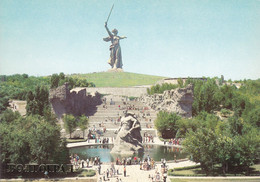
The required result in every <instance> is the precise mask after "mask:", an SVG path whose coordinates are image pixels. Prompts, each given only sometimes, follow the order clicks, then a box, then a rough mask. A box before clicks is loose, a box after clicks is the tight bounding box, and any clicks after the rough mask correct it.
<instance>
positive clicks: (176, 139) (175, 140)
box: [163, 138, 182, 145]
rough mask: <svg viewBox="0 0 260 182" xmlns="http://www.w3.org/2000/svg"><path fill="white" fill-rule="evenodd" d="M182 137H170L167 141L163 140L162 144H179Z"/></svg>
mask: <svg viewBox="0 0 260 182" xmlns="http://www.w3.org/2000/svg"><path fill="white" fill-rule="evenodd" d="M181 142H182V138H171V139H170V140H169V141H168V142H167V141H166V140H164V141H163V143H164V145H166V144H168V145H181Z"/></svg>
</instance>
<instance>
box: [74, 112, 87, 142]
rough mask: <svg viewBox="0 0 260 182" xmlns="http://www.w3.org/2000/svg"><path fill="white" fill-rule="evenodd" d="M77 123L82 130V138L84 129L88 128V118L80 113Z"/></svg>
mask: <svg viewBox="0 0 260 182" xmlns="http://www.w3.org/2000/svg"><path fill="white" fill-rule="evenodd" d="M77 125H78V126H79V127H80V129H81V130H82V131H83V138H85V130H86V129H87V128H88V125H89V119H88V118H87V117H86V116H84V115H82V116H80V117H79V119H78V122H77Z"/></svg>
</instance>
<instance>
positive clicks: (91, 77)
mask: <svg viewBox="0 0 260 182" xmlns="http://www.w3.org/2000/svg"><path fill="white" fill-rule="evenodd" d="M71 76H72V77H73V78H79V79H87V81H88V82H93V83H94V84H95V85H96V87H130V86H139V85H153V84H155V83H156V82H157V81H159V80H162V79H164V78H165V77H161V76H152V75H143V74H138V73H129V72H98V73H87V74H74V75H71Z"/></svg>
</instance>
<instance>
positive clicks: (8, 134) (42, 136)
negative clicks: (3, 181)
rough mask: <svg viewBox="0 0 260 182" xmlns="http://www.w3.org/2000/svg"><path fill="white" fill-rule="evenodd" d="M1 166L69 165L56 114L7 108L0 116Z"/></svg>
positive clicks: (67, 152) (67, 153)
mask: <svg viewBox="0 0 260 182" xmlns="http://www.w3.org/2000/svg"><path fill="white" fill-rule="evenodd" d="M0 147H1V156H0V157H1V165H2V166H1V168H2V169H4V168H5V165H6V164H8V163H15V164H29V163H37V164H46V163H47V164H51V163H57V164H68V163H69V151H68V149H67V148H66V141H65V140H63V139H61V137H60V127H59V126H58V125H56V118H55V117H49V118H46V117H43V116H40V115H30V116H26V117H22V116H21V115H20V114H19V113H18V112H13V111H11V110H6V111H4V112H3V113H2V114H1V115H0Z"/></svg>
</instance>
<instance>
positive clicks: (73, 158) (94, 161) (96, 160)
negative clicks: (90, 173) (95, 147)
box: [70, 154, 101, 169]
mask: <svg viewBox="0 0 260 182" xmlns="http://www.w3.org/2000/svg"><path fill="white" fill-rule="evenodd" d="M70 163H71V164H72V165H73V167H74V169H79V168H86V167H87V168H89V167H92V166H95V165H101V161H100V157H99V156H95V157H91V158H87V159H86V160H84V159H80V157H79V155H78V154H71V155H70Z"/></svg>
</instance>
